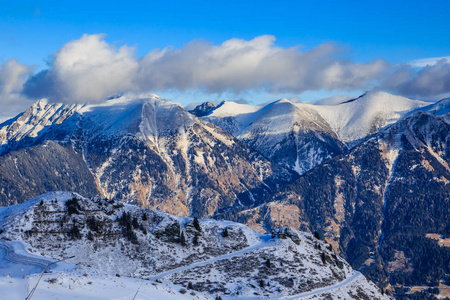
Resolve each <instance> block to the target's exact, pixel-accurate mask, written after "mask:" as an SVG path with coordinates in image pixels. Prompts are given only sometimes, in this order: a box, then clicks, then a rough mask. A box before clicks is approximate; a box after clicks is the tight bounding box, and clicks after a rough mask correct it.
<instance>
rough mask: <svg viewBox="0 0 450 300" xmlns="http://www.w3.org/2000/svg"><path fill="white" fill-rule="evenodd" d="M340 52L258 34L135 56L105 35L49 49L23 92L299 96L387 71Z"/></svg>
mask: <svg viewBox="0 0 450 300" xmlns="http://www.w3.org/2000/svg"><path fill="white" fill-rule="evenodd" d="M338 55H339V56H338ZM341 55H342V50H341V49H340V48H339V47H337V46H336V45H334V44H331V43H327V44H323V45H320V46H318V47H316V48H314V49H312V50H310V51H301V50H300V48H298V47H291V48H283V47H279V46H276V45H275V37H273V36H269V35H264V36H259V37H256V38H254V39H252V40H249V41H246V40H242V39H230V40H228V41H225V42H223V43H222V44H220V45H213V44H211V43H209V42H206V41H192V42H190V43H187V44H186V45H184V46H183V47H182V48H180V49H174V48H171V47H166V48H164V49H162V50H160V49H155V50H153V51H151V52H149V53H148V54H147V55H145V56H144V57H142V58H139V59H137V58H135V57H134V51H133V49H132V48H129V47H127V46H122V47H120V48H119V49H117V48H116V47H114V46H112V45H110V44H108V43H107V42H106V41H105V40H104V36H103V35H99V34H94V35H83V36H82V37H81V38H80V39H78V40H74V41H71V42H69V43H67V44H65V45H64V46H63V47H62V49H61V50H59V51H58V52H56V53H55V54H54V60H53V62H52V64H51V65H50V67H49V69H48V70H44V71H42V72H40V73H38V74H37V75H35V76H33V77H32V78H31V79H30V80H29V81H28V82H27V84H26V85H25V94H27V95H29V96H32V97H48V98H50V99H54V100H58V101H71V102H73V101H76V102H86V101H91V102H92V101H100V100H103V99H104V98H105V97H107V96H109V95H111V94H114V93H117V92H121V91H126V90H138V91H149V90H150V91H154V92H160V91H167V90H177V91H181V92H184V91H192V90H198V91H202V92H206V93H227V92H228V93H229V92H231V93H241V92H243V91H248V90H260V91H267V92H283V93H287V92H289V93H300V92H303V91H306V90H318V89H330V90H334V89H354V88H360V87H361V86H365V85H367V84H368V83H370V82H371V81H372V80H374V79H376V78H377V77H378V76H379V74H380V73H381V72H383V71H385V70H386V69H387V68H388V65H387V63H386V62H385V61H383V60H377V61H373V62H368V63H355V62H352V61H350V60H348V59H344V58H342V57H341Z"/></svg>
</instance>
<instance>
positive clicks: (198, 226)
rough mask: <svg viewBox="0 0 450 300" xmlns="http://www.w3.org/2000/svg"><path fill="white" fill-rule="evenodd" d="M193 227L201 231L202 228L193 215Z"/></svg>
mask: <svg viewBox="0 0 450 300" xmlns="http://www.w3.org/2000/svg"><path fill="white" fill-rule="evenodd" d="M194 227H195V229H197V231H202V228H201V227H200V223H199V222H198V219H197V217H194Z"/></svg>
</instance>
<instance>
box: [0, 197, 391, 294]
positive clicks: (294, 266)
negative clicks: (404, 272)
mask: <svg viewBox="0 0 450 300" xmlns="http://www.w3.org/2000/svg"><path fill="white" fill-rule="evenodd" d="M0 228H1V229H2V231H1V233H0V250H2V251H1V252H0V261H5V262H6V261H7V263H5V264H0V274H1V273H2V272H4V271H5V270H9V271H12V275H11V276H12V277H13V278H8V277H0V291H1V293H0V295H5V294H4V292H6V289H8V290H10V293H11V295H15V294H20V293H24V291H20V284H21V282H24V281H25V282H24V283H22V284H23V286H26V282H28V284H29V288H28V292H29V291H30V290H31V287H32V286H33V285H32V284H34V283H35V282H36V277H35V276H33V275H31V276H29V277H25V278H22V277H23V276H24V275H28V274H32V273H34V272H40V271H41V270H42V269H43V266H45V265H47V264H49V263H50V262H56V260H58V259H66V260H67V261H66V262H65V263H63V264H61V263H58V264H56V268H54V269H53V270H52V271H51V272H50V273H48V274H46V275H45V276H44V280H43V281H42V286H41V287H40V288H39V289H38V290H37V291H36V292H35V293H36V294H35V295H36V298H37V299H43V298H44V297H45V296H46V297H54V295H60V296H61V297H63V298H64V299H70V297H76V296H77V292H78V293H79V294H78V295H80V294H84V296H83V299H91V297H92V299H119V298H120V296H119V295H120V294H121V293H122V294H123V293H124V290H126V289H129V290H128V295H133V294H135V293H136V295H137V293H138V292H139V288H138V286H139V285H138V284H137V283H138V282H139V281H141V284H140V286H142V285H144V287H143V289H142V295H141V296H140V297H138V298H137V299H148V298H145V297H146V296H145V294H143V292H144V291H149V292H152V290H155V291H158V292H157V293H156V295H158V294H159V295H161V297H162V298H161V299H184V298H185V297H183V295H185V294H186V293H189V296H190V297H192V298H198V299H217V298H216V297H222V299H227V298H229V297H233V299H235V298H236V297H237V298H238V299H239V298H240V297H242V298H244V299H261V298H264V299H267V298H281V297H284V298H285V299H298V298H305V299H342V298H350V297H352V298H354V297H357V298H362V297H364V298H367V299H390V297H389V296H387V295H382V294H381V292H380V290H379V289H378V288H377V287H375V285H374V284H373V283H371V282H370V281H368V280H367V279H365V278H364V277H363V276H362V275H361V274H360V273H359V272H355V271H353V270H352V268H351V267H350V266H349V265H348V264H347V263H346V262H345V261H344V260H343V259H341V258H340V257H338V256H337V255H336V254H335V252H334V250H333V249H332V248H331V246H330V245H328V244H326V243H325V242H323V241H321V240H318V239H316V238H315V237H313V236H312V235H310V234H306V233H302V232H299V231H296V230H293V229H291V228H280V229H278V230H276V231H274V233H273V234H272V235H260V234H258V233H256V232H254V231H252V230H250V229H249V228H248V227H246V226H244V225H241V224H237V223H233V222H225V221H213V220H197V219H191V218H182V217H175V216H172V215H169V214H166V213H162V212H158V211H154V210H150V209H144V208H139V207H137V206H133V205H127V204H123V203H121V202H117V201H113V200H106V199H101V198H96V199H88V198H83V197H81V196H80V195H78V194H75V193H69V192H53V193H47V194H45V195H42V196H39V197H37V198H35V199H32V200H30V201H27V202H25V203H23V204H20V205H16V206H10V207H7V208H2V209H1V210H0ZM24 264H28V265H32V266H34V267H35V268H37V270H36V269H31V270H29V269H27V270H26V273H27V274H25V273H23V274H22V273H21V272H15V271H17V270H19V269H20V268H22V266H23V265H24ZM4 268H7V269H4ZM22 272H24V271H22ZM133 278H135V279H134V281H133ZM5 281H9V282H10V285H9V286H7V285H6V284H5V283H4V282H5ZM108 281H109V283H107V284H106V282H108ZM70 282H72V285H70ZM149 283H152V285H153V287H152V286H151V285H150V284H149ZM103 284H105V286H108V287H110V289H111V290H116V291H117V292H118V294H115V295H114V294H112V293H111V291H109V292H108V291H105V294H104V295H103V296H102V295H100V294H99V293H98V290H97V293H95V289H94V288H93V287H98V288H99V290H102V289H103V290H105V287H103V288H102V285H103ZM6 287H7V288H6ZM14 287H17V289H18V290H16V289H15V288H14ZM28 292H27V293H28ZM65 294H67V297H64V295H65ZM147 296H148V295H147ZM108 297H109V298H108ZM117 297H119V298H117ZM192 298H191V299H192ZM6 299H8V298H6ZM47 299H48V298H47Z"/></svg>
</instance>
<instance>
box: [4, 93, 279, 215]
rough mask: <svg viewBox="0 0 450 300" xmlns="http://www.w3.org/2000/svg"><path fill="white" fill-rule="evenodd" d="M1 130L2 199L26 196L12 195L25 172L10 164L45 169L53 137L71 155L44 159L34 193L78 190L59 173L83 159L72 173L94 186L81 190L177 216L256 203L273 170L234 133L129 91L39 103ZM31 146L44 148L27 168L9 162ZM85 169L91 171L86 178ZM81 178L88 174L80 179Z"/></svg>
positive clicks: (32, 179)
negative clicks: (81, 102)
mask: <svg viewBox="0 0 450 300" xmlns="http://www.w3.org/2000/svg"><path fill="white" fill-rule="evenodd" d="M0 128H1V129H0V132H2V149H3V154H2V155H0V168H1V167H2V166H4V169H3V170H4V171H5V172H3V170H2V172H1V173H0V174H1V175H0V180H2V181H3V182H4V184H3V185H2V188H3V189H2V191H0V195H1V198H2V199H3V202H2V203H3V204H10V203H14V201H16V202H17V201H19V200H18V199H20V198H14V194H11V193H9V194H7V193H6V192H5V191H7V190H12V189H13V188H14V187H13V184H15V182H17V180H16V179H17V177H18V175H17V176H15V177H14V178H13V179H9V178H8V177H7V175H6V174H7V172H6V171H7V169H6V168H10V169H11V168H12V169H14V168H15V169H14V170H13V171H14V172H15V173H32V170H33V169H37V168H40V167H41V166H42V159H41V158H42V156H43V154H42V149H43V148H42V147H43V146H44V144H43V143H44V141H46V140H51V141H53V142H56V143H57V144H58V145H60V146H64V151H65V155H66V156H67V157H62V156H55V157H54V158H52V157H46V158H45V159H46V160H47V164H48V165H49V167H50V169H49V172H48V174H46V175H48V178H43V177H41V178H39V179H38V178H35V177H31V176H30V177H27V178H26V182H27V183H26V184H27V185H28V186H29V188H28V189H27V192H31V194H30V195H37V194H38V193H41V192H43V191H49V190H55V189H63V188H68V187H72V186H67V182H65V181H64V179H63V178H60V177H58V175H57V174H61V172H63V173H62V174H66V173H67V172H69V170H70V169H75V170H76V169H77V168H73V164H72V162H73V163H76V164H80V163H81V162H80V159H83V160H84V163H82V164H81V167H79V168H78V169H81V170H82V172H84V173H83V175H82V174H80V173H77V172H76V171H73V172H72V173H68V174H67V175H69V174H72V176H71V179H72V180H73V183H74V185H75V186H76V185H77V184H76V183H77V182H78V183H79V185H80V187H83V186H86V185H88V186H89V188H76V189H75V190H76V191H80V192H86V193H87V194H88V195H91V196H95V195H100V194H101V195H104V196H107V197H109V198H115V199H118V200H122V201H125V202H130V201H131V202H133V203H138V204H140V205H143V206H147V207H153V208H158V209H161V210H165V211H168V212H171V213H175V214H178V215H188V214H192V215H198V216H208V215H212V214H213V213H214V212H215V211H216V210H218V209H221V208H226V207H229V206H233V205H240V204H239V203H244V204H245V203H247V202H250V203H251V201H252V199H253V195H252V194H251V193H250V192H249V191H250V190H252V189H255V188H257V187H258V186H260V185H262V182H263V181H264V180H265V179H266V178H267V177H269V176H270V174H271V168H270V163H269V162H268V161H266V160H265V159H264V158H263V157H262V156H261V155H258V154H256V153H254V152H252V151H251V150H249V149H248V148H247V147H246V146H245V145H244V144H242V143H241V142H239V141H238V140H236V139H235V138H234V137H232V136H231V135H230V134H229V133H227V132H225V131H223V130H222V129H220V128H217V127H215V126H213V125H212V124H210V123H207V122H205V121H203V120H201V119H198V118H196V117H194V116H192V115H191V114H189V113H188V112H186V111H185V110H184V109H183V108H181V107H179V106H178V105H176V104H173V103H171V102H170V101H167V100H164V99H161V98H159V97H157V96H155V95H140V96H139V95H138V96H136V95H125V96H122V97H119V98H116V99H111V100H109V101H107V102H105V103H103V104H97V105H86V106H67V105H65V106H64V105H62V106H61V105H60V104H48V103H46V102H44V101H40V102H38V103H36V104H35V105H33V107H31V108H30V109H29V110H28V111H27V112H26V113H24V114H23V115H21V116H19V117H17V118H15V119H13V120H11V121H8V122H6V123H3V124H1V125H0ZM48 144H49V143H48V142H47V143H46V145H48ZM50 144H51V143H50ZM30 145H35V147H36V149H38V150H39V151H36V153H27V155H28V156H29V155H30V154H31V155H32V156H30V157H28V158H27V159H28V161H29V163H28V164H25V165H24V164H20V163H19V165H20V166H21V167H22V168H25V169H20V170H19V169H18V167H17V165H15V166H14V165H13V166H11V164H9V165H8V166H6V161H8V160H11V158H10V157H14V158H19V160H18V161H20V158H21V157H22V156H20V155H19V154H18V153H19V152H20V151H21V149H22V150H26V149H24V148H26V147H29V146H30ZM52 145H54V144H52ZM55 147H56V146H55ZM18 151H19V152H18ZM13 160H14V159H13ZM60 165H61V166H60ZM83 165H84V166H83ZM55 166H57V167H55ZM54 168H56V169H54ZM60 169H61V170H60ZM86 169H88V170H89V171H90V173H91V174H92V175H90V176H85V173H86ZM8 172H9V171H8ZM51 172H55V174H54V175H52V174H50V173H51ZM74 172H75V173H74ZM82 177H83V178H86V179H83V181H80V180H79V179H80V178H82ZM92 178H94V179H93V180H92ZM38 181H39V182H38ZM46 182H52V184H46ZM11 196H13V197H11Z"/></svg>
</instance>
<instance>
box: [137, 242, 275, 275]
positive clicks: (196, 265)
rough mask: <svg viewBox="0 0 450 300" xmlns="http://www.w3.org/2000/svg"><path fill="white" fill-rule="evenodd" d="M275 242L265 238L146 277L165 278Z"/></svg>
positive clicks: (268, 245)
mask: <svg viewBox="0 0 450 300" xmlns="http://www.w3.org/2000/svg"><path fill="white" fill-rule="evenodd" d="M275 243H276V242H275V241H270V240H269V241H264V240H262V241H261V242H259V243H257V244H255V245H253V246H250V247H247V248H245V249H242V250H239V251H236V252H232V253H228V254H224V255H221V256H217V257H213V258H211V259H208V260H204V261H199V262H196V263H193V264H190V265H187V266H184V267H179V268H176V269H172V270H169V271H166V272H162V273H159V274H157V275H153V276H148V277H146V278H145V279H149V280H156V279H161V278H163V277H165V276H167V275H172V274H175V273H178V272H183V271H186V270H189V269H193V268H195V267H200V266H204V265H207V264H211V263H214V262H217V261H219V260H223V259H227V258H232V257H235V256H239V255H242V254H245V253H248V252H252V251H255V250H258V249H261V248H264V247H270V246H272V245H274V244H275Z"/></svg>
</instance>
